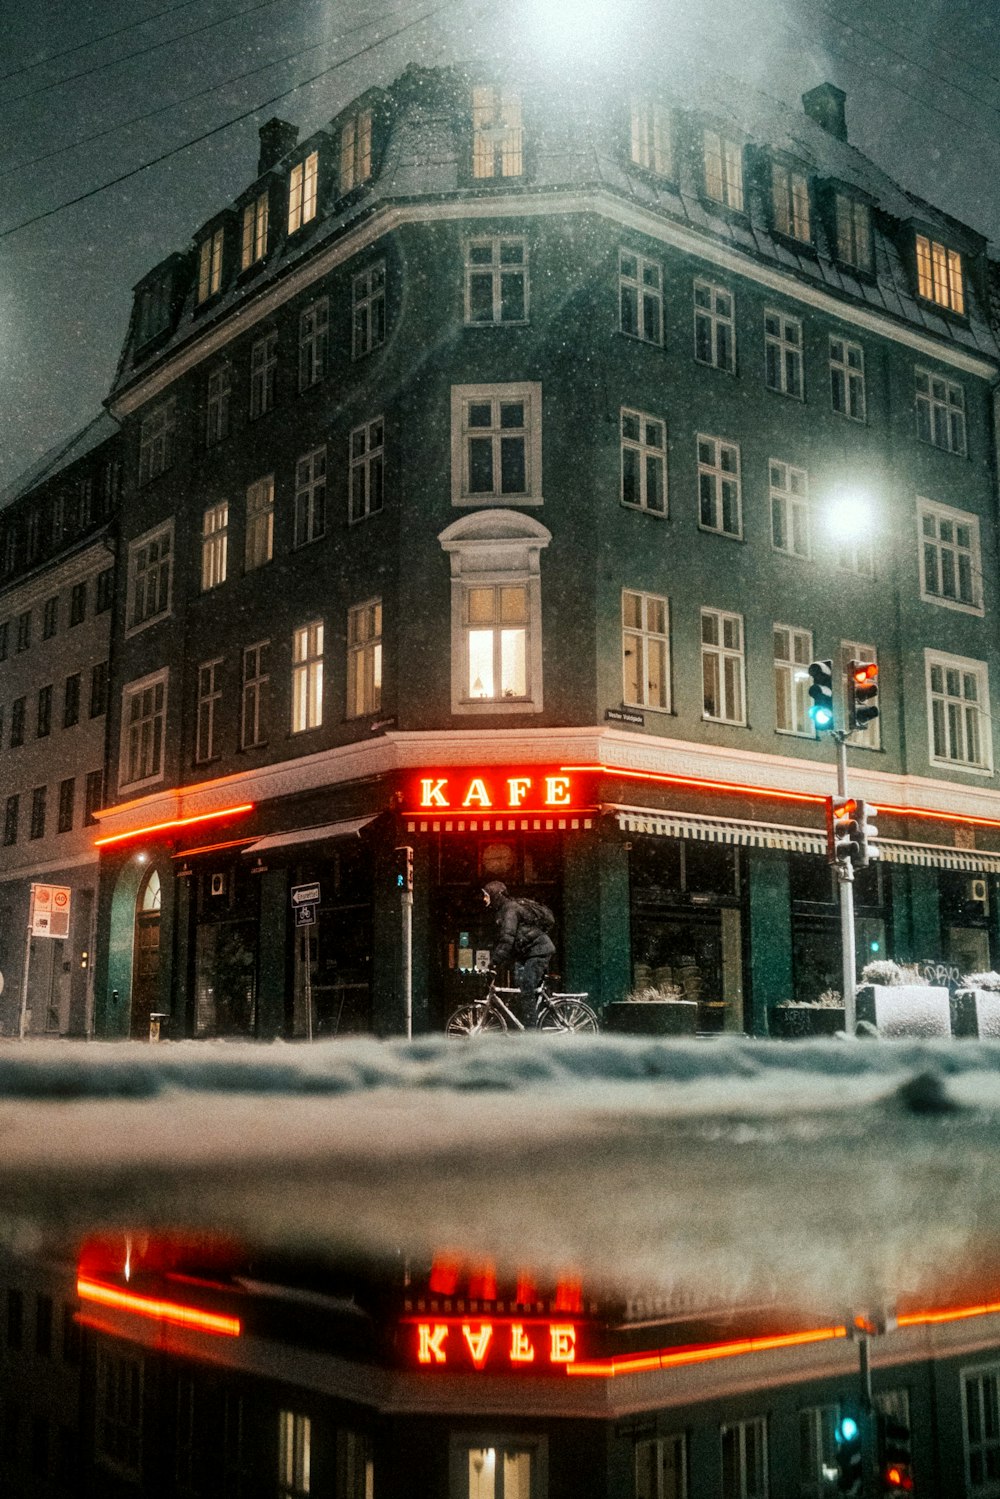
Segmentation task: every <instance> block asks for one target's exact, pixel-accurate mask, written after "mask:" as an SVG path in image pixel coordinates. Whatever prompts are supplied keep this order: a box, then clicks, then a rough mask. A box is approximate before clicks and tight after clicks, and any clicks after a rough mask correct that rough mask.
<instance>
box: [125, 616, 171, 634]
mask: <svg viewBox="0 0 1000 1499" xmlns="http://www.w3.org/2000/svg"><path fill="white" fill-rule="evenodd" d="M173 614H174V611H173V609H172V608H170V609H164V611H163V613H162V614H153V615H151V616H150V618H149V619H144V620H142V621H141V622H140V623H139V624H137V625H129V627H128V629H127V630H126V631H125V639H126V640H131V638H132V636H133V635H141V634H142V632H143V630H148V629H150V627H151V626H152V625H158V624H160V623H161V621H162V620H165V619H172V618H173Z"/></svg>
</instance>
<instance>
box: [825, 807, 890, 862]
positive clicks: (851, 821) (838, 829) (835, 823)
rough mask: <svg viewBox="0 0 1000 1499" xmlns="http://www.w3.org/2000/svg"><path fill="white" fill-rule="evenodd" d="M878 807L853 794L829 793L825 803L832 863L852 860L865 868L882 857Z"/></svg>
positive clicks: (829, 858) (828, 853)
mask: <svg viewBox="0 0 1000 1499" xmlns="http://www.w3.org/2000/svg"><path fill="white" fill-rule="evenodd" d="M877 812H878V808H877V807H874V806H872V804H871V802H866V801H862V800H861V799H860V798H858V797H854V796H830V797H827V802H826V857H827V860H828V862H829V863H830V864H836V863H837V862H838V860H840V859H850V861H851V863H852V864H853V865H854V867H855V868H856V869H865V868H867V866H868V864H869V863H870V862H871V860H872V859H877V858H879V857H880V854H881V849H880V848H879V845H878V827H877V825H876V822H875V817H876V814H877Z"/></svg>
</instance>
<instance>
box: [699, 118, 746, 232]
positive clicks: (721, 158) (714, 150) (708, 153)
mask: <svg viewBox="0 0 1000 1499" xmlns="http://www.w3.org/2000/svg"><path fill="white" fill-rule="evenodd" d="M703 145H704V152H705V196H706V197H707V198H711V199H712V201H713V202H714V203H721V204H723V205H724V207H726V208H732V209H735V210H736V211H737V212H738V213H742V211H743V152H742V151H741V150H740V148H739V146H738V145H737V144H736V142H735V141H730V140H726V138H725V137H724V136H722V135H720V134H719V132H718V131H717V130H706V131H705V132H704V136H703Z"/></svg>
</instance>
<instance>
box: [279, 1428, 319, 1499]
mask: <svg viewBox="0 0 1000 1499" xmlns="http://www.w3.org/2000/svg"><path fill="white" fill-rule="evenodd" d="M311 1464H312V1423H311V1421H310V1420H309V1417H308V1416H302V1415H299V1413H298V1412H297V1411H281V1412H280V1413H279V1416H278V1494H279V1495H280V1499H304V1496H305V1495H307V1494H311V1493H312V1476H311Z"/></svg>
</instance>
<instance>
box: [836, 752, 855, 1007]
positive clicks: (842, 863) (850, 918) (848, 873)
mask: <svg viewBox="0 0 1000 1499" xmlns="http://www.w3.org/2000/svg"><path fill="white" fill-rule="evenodd" d="M834 738H835V739H836V741H837V796H838V798H840V799H841V800H842V801H844V800H846V799H847V738H848V735H847V731H846V730H844V729H836V730H835V731H834ZM836 869H837V879H838V881H839V882H840V946H841V958H842V967H841V974H842V985H843V995H844V1030H845V1031H846V1032H847V1034H848V1035H849V1036H853V1035H854V1029H855V1026H856V1025H857V1019H858V1015H857V1005H856V1003H855V995H854V989H855V985H856V983H857V978H856V974H857V949H856V944H855V937H854V865H853V864H852V863H851V861H850V859H838V860H837V864H836Z"/></svg>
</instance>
